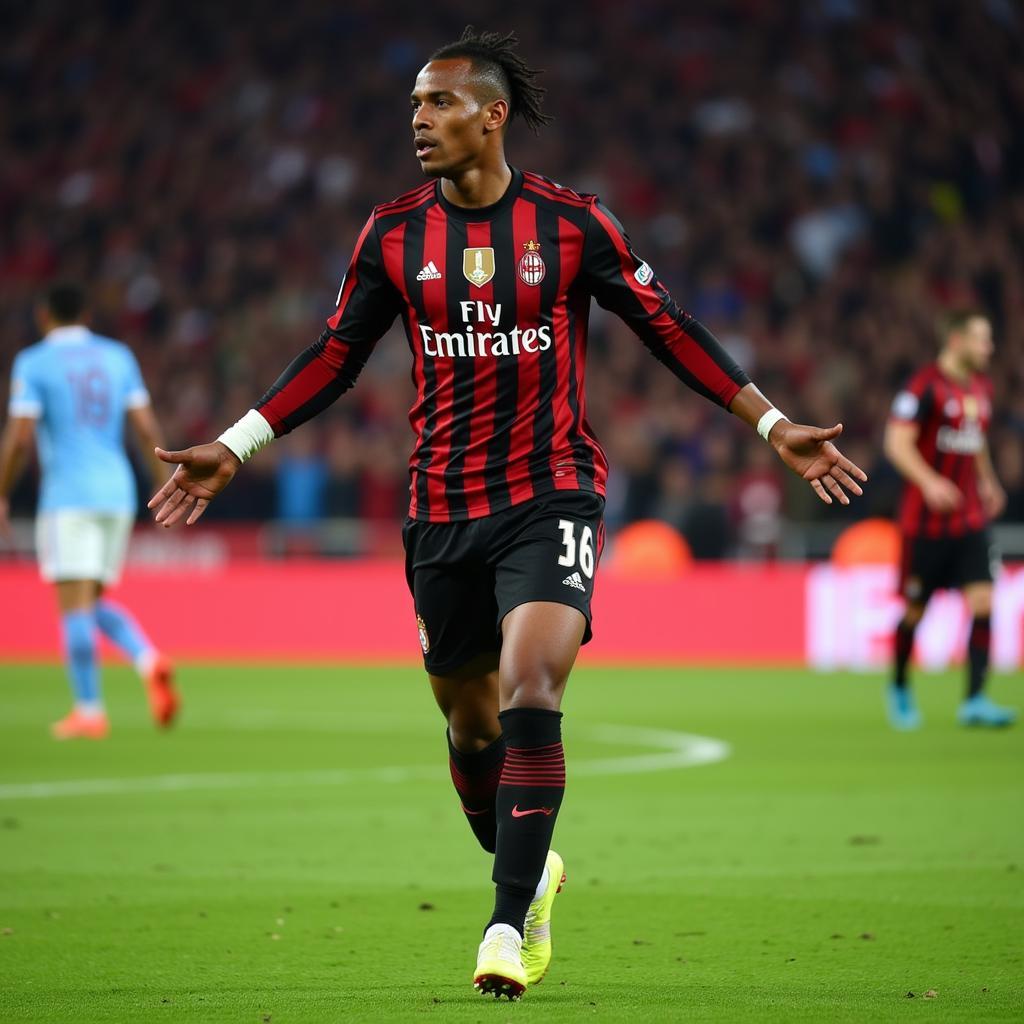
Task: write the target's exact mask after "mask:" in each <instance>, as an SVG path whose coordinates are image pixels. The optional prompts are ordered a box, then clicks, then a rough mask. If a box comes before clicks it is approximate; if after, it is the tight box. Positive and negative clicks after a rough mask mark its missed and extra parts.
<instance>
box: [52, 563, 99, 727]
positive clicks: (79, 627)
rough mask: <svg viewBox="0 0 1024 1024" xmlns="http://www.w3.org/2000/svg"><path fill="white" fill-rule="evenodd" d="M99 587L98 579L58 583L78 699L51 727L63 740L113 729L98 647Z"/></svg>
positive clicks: (66, 646) (68, 660)
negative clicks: (105, 702) (97, 604)
mask: <svg viewBox="0 0 1024 1024" xmlns="http://www.w3.org/2000/svg"><path fill="white" fill-rule="evenodd" d="M98 588H99V584H98V582H97V581H95V580H58V581H57V583H56V590H57V604H58V607H59V609H60V618H61V635H62V638H63V641H64V663H65V666H66V668H67V673H68V679H69V680H70V682H71V692H72V695H73V699H74V704H73V706H72V709H71V713H70V714H69V715H67V716H66V717H65V718H62V719H61V720H60V721H59V722H55V723H54V724H53V727H52V730H51V731H52V733H53V735H54V738H56V739H59V740H67V739H78V738H84V739H103V738H104V737H105V736H106V735H107V733H108V732H109V724H108V721H107V714H106V710H105V709H104V706H103V696H102V693H101V690H100V673H99V663H98V657H97V650H96V613H95V604H96V594H97V592H98Z"/></svg>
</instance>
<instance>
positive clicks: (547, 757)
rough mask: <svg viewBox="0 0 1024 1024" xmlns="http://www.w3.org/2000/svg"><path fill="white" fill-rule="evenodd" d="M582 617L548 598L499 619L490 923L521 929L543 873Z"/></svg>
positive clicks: (560, 782)
mask: <svg viewBox="0 0 1024 1024" xmlns="http://www.w3.org/2000/svg"><path fill="white" fill-rule="evenodd" d="M586 625H587V621H586V619H585V617H584V616H583V614H582V613H581V612H580V611H579V609H577V608H574V607H571V606H569V605H564V604H556V603H553V602H548V601H532V602H529V603H527V604H522V605H519V606H518V607H517V608H514V609H512V611H510V612H509V613H508V615H506V616H505V619H504V622H503V624H502V635H503V638H504V642H503V644H502V649H501V666H500V669H499V687H500V703H501V712H500V714H499V715H498V718H499V720H500V722H501V730H502V735H503V736H504V738H505V748H506V753H505V767H504V769H503V771H502V775H501V781H500V783H499V786H498V794H497V816H498V836H497V850H496V852H495V858H494V884H495V902H494V911H493V913H492V914H491V920H490V921H489V923H488V926H490V925H493V924H498V923H501V924H509V925H512V927H514V928H515V929H516V930H517V931H519V932H520V934H522V932H523V929H524V922H525V919H526V913H527V911H528V909H529V906H530V903H531V901H532V900H533V899H534V897H535V895H536V892H537V887H538V883H540V882H541V881H542V876H543V873H544V866H545V861H546V859H547V855H548V850H549V849H550V847H551V837H552V835H553V833H554V829H555V822H556V820H557V818H558V811H559V808H560V807H561V804H562V796H563V794H564V792H565V754H564V751H563V749H562V713H561V710H560V708H561V703H562V694H563V692H564V690H565V685H566V682H567V681H568V679H569V672H570V671H571V670H572V666H573V663H574V662H575V660H576V655H577V653H578V652H579V648H580V644H581V642H582V640H583V634H584V631H585V629H586Z"/></svg>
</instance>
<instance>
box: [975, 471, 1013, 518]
mask: <svg viewBox="0 0 1024 1024" xmlns="http://www.w3.org/2000/svg"><path fill="white" fill-rule="evenodd" d="M978 497H979V498H981V507H982V508H983V509H984V510H985V515H987V516H988V517H989V519H998V518H999V517H1000V516H1001V515H1002V514H1003V509H1005V508H1006V491H1004V490H1003V489H1002V487H1000V486H999V483H998V482H997V481H995V480H992V479H990V478H988V477H984V476H982V477H979V478H978Z"/></svg>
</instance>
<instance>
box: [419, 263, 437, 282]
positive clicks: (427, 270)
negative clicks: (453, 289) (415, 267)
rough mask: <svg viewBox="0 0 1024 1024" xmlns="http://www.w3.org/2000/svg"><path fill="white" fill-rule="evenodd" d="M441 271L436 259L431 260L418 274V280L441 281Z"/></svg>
mask: <svg viewBox="0 0 1024 1024" xmlns="http://www.w3.org/2000/svg"><path fill="white" fill-rule="evenodd" d="M441 276H442V275H441V271H440V270H438V269H437V267H436V265H435V264H434V261H433V260H431V261H430V262H429V263H428V264H427V265H426V266H425V267H424V268H423V269H422V270H421V271H420V272H419V273H418V274H417V275H416V280H417V281H440V280H441Z"/></svg>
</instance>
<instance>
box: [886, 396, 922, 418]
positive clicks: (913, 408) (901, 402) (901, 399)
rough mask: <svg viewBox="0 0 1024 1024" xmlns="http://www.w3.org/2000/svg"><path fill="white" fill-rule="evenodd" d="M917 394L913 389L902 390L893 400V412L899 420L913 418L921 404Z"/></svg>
mask: <svg viewBox="0 0 1024 1024" xmlns="http://www.w3.org/2000/svg"><path fill="white" fill-rule="evenodd" d="M920 404H921V403H920V402H919V401H918V398H917V395H915V394H914V393H913V392H912V391H901V392H900V393H899V394H898V395H897V396H896V397H895V398H894V399H893V402H892V414H893V416H895V417H896V419H898V420H912V419H913V418H914V417H915V416H916V415H917V410H918V408H919V406H920Z"/></svg>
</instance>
